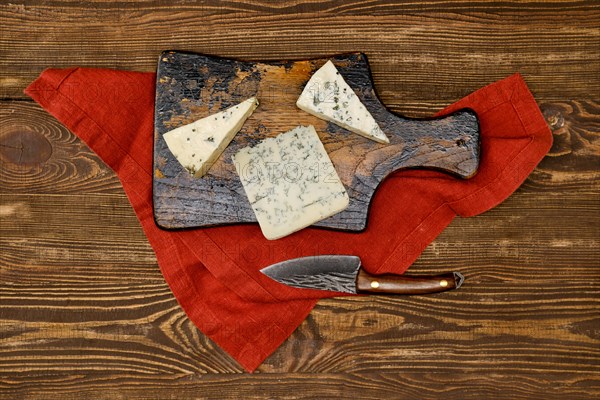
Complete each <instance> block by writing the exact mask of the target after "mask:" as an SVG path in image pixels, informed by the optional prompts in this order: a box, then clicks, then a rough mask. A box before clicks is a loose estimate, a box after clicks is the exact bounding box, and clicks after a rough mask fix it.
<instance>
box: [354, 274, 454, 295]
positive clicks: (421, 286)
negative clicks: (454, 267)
mask: <svg viewBox="0 0 600 400" xmlns="http://www.w3.org/2000/svg"><path fill="white" fill-rule="evenodd" d="M464 279H465V278H464V276H463V275H462V274H460V273H458V272H450V273H447V274H443V275H429V276H427V275H424V276H407V275H393V274H384V275H371V274H369V273H367V272H365V271H364V270H362V269H361V270H360V271H359V272H358V276H357V278H356V289H357V292H358V293H379V294H427V293H438V292H445V291H447V290H452V289H458V288H459V287H460V286H461V285H462V283H463V281H464Z"/></svg>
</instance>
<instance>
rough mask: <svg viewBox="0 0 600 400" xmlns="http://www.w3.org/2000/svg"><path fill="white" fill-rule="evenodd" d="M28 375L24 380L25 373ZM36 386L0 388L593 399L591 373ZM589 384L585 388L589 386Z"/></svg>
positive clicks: (194, 378) (54, 395) (305, 376)
mask: <svg viewBox="0 0 600 400" xmlns="http://www.w3.org/2000/svg"><path fill="white" fill-rule="evenodd" d="M30 376H31V375H30ZM33 377H34V378H35V381H36V383H35V384H33V383H31V382H29V381H27V380H23V379H17V380H16V384H15V388H14V389H9V390H1V389H0V395H2V394H6V396H7V397H8V398H27V399H48V400H53V399H59V400H63V399H65V398H68V399H90V398H94V399H97V400H105V399H106V400H112V399H115V398H123V399H130V400H135V399H150V398H153V399H154V398H160V399H164V398H174V396H177V398H178V399H188V398H189V399H235V400H238V399H249V400H251V399H282V400H285V399H321V400H326V399H348V398H355V397H356V394H357V392H358V391H360V399H361V400H362V399H364V400H370V399H373V400H375V399H383V398H386V399H405V400H411V399H414V400H428V399H439V398H444V399H448V400H480V399H481V396H482V393H484V394H485V396H486V397H489V398H493V399H495V400H520V399H532V398H538V397H539V396H540V394H542V393H543V398H544V399H546V400H555V399H556V400H563V399H569V400H578V399H592V398H594V397H595V396H596V395H597V394H598V386H597V385H595V384H593V380H594V378H595V376H594V374H583V373H579V374H573V373H530V374H529V375H528V376H515V375H511V374H502V373H488V372H474V373H473V372H461V373H455V374H448V373H443V374H441V373H427V372H426V373H420V372H407V373H395V372H389V371H381V372H370V373H369V372H361V373H356V374H350V373H290V374H274V373H269V374H256V375H253V376H248V375H240V374H237V375H224V374H203V375H175V376H166V375H162V376H156V375H149V376H148V375H147V376H144V377H139V378H136V379H132V378H130V377H128V378H122V379H115V378H111V377H110V376H103V375H99V376H96V377H93V378H90V379H86V378H84V377H82V376H81V375H77V374H72V375H69V374H55V375H48V376H39V375H33ZM590 383H592V384H590Z"/></svg>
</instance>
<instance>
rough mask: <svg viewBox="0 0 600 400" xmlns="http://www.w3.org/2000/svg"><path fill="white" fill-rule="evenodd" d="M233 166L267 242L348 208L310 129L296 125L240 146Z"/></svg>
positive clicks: (337, 181)
mask: <svg viewBox="0 0 600 400" xmlns="http://www.w3.org/2000/svg"><path fill="white" fill-rule="evenodd" d="M233 162H234V165H235V168H236V170H237V172H238V175H239V176H240V180H241V182H242V185H243V187H244V191H245V192H246V195H247V196H248V200H249V202H250V205H251V206H252V210H254V214H255V215H256V219H257V221H258V223H259V225H260V228H261V230H262V232H263V234H264V235H265V237H266V238H267V239H269V240H273V239H279V238H282V237H284V236H287V235H289V234H291V233H293V232H296V231H299V230H300V229H302V228H305V227H307V226H309V225H312V224H314V223H315V222H317V221H320V220H322V219H325V218H327V217H330V216H332V215H334V214H336V213H338V212H340V211H342V210H344V209H345V208H346V207H348V203H349V198H348V193H347V192H346V189H345V188H344V185H343V184H342V182H341V180H340V178H339V176H338V174H337V172H336V171H335V168H334V167H333V164H332V163H331V159H330V158H329V156H328V155H327V152H326V151H325V147H323V143H321V140H320V139H319V136H318V135H317V132H316V131H315V128H314V127H312V126H298V127H296V128H294V129H292V130H291V131H288V132H285V133H282V134H280V135H278V136H276V137H272V138H267V139H264V140H263V141H261V142H259V143H258V144H257V145H255V146H253V147H245V148H243V149H241V150H239V151H238V152H237V153H236V154H235V155H234V156H233Z"/></svg>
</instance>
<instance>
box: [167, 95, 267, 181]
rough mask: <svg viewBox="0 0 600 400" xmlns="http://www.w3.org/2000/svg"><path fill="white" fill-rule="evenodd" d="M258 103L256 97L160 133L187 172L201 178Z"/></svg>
mask: <svg viewBox="0 0 600 400" xmlns="http://www.w3.org/2000/svg"><path fill="white" fill-rule="evenodd" d="M257 106H258V100H257V99H256V98H255V97H252V98H249V99H248V100H245V101H243V102H241V103H239V104H238V105H235V106H233V107H230V108H228V109H226V110H223V111H221V112H218V113H216V114H212V115H209V116H208V117H205V118H202V119H199V120H197V121H194V122H192V123H190V124H187V125H183V126H180V127H178V128H176V129H173V130H172V131H169V132H167V133H165V134H164V135H163V139H164V140H165V142H166V143H167V146H168V147H169V150H170V151H171V153H173V155H174V156H175V158H176V159H177V161H179V163H180V164H181V165H182V166H183V167H184V168H185V169H186V170H188V172H189V173H190V174H192V175H193V176H195V177H196V178H200V177H201V176H203V175H204V174H206V172H207V171H208V170H209V169H210V167H211V166H212V165H213V163H214V162H215V161H216V159H217V158H218V157H219V156H220V155H221V153H223V150H225V148H226V147H227V145H228V144H229V142H231V140H232V139H233V137H234V136H235V134H236V133H238V131H239V130H240V129H241V128H242V125H243V124H244V122H245V121H246V119H247V118H248V117H249V116H250V114H252V112H253V111H254V110H255V109H256V107H257Z"/></svg>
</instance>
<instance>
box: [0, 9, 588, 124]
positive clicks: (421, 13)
mask: <svg viewBox="0 0 600 400" xmlns="http://www.w3.org/2000/svg"><path fill="white" fill-rule="evenodd" d="M598 21H600V6H598V3H597V2H594V1H591V0H589V1H574V0H573V1H552V2H546V1H532V2H528V3H527V4H526V5H523V4H521V3H518V2H513V3H510V2H501V3H498V2H493V1H482V2H478V3H477V4H469V3H465V2H459V1H432V2H428V4H427V6H426V7H424V6H422V5H421V4H420V3H419V2H402V3H395V4H394V3H393V4H389V3H387V2H369V3H363V2H361V1H357V0H355V1H350V2H343V3H342V2H334V1H332V2H325V3H319V2H294V3H291V4H283V3H275V4H269V3H268V2H260V3H255V2H248V1H232V2H226V3H222V2H218V1H208V2H202V3H200V4H193V3H191V2H190V3H188V2H182V3H179V2H178V3H177V4H175V5H174V4H166V3H164V2H160V1H156V0H155V1H121V2H117V3H113V2H108V1H106V2H105V1H98V2H93V3H87V2H86V3H82V2H78V1H73V2H52V1H44V2H38V1H33V0H29V1H24V2H20V4H12V3H4V4H2V5H0V26H2V27H3V28H2V29H3V32H5V33H6V34H4V35H2V36H1V37H0V52H1V53H2V54H3V57H2V58H1V59H0V70H2V71H3V73H2V78H1V79H0V98H24V94H23V93H22V90H23V88H24V87H25V86H26V85H27V84H28V83H29V82H31V81H32V80H33V79H34V78H35V77H36V76H37V75H38V74H39V73H40V72H41V71H42V70H43V69H44V68H47V67H50V66H52V67H67V66H72V65H80V66H87V67H106V68H120V69H132V70H142V71H153V70H155V67H156V59H157V57H158V54H159V53H160V52H161V51H162V50H168V49H178V50H188V51H195V52H200V53H206V54H213V55H220V56H224V57H237V58H242V59H253V60H261V59H262V60H267V59H268V60H274V59H275V60H276V59H286V58H290V59H293V58H303V59H305V58H308V57H318V56H324V55H331V54H337V53H341V52H352V51H363V52H365V53H366V54H367V55H368V56H369V58H370V61H371V64H372V69H373V75H374V80H375V83H376V86H377V88H378V91H379V93H380V95H381V97H382V100H383V101H384V102H385V103H386V104H388V105H390V106H392V107H396V106H398V107H400V111H402V112H406V111H408V110H412V109H414V107H415V106H416V104H419V103H420V102H422V101H438V102H439V101H441V102H442V104H446V103H450V102H452V101H454V100H457V99H458V98H460V97H462V96H464V95H466V94H467V93H469V92H470V91H472V90H474V89H476V88H478V87H481V86H483V85H485V84H487V83H490V82H491V81H494V80H497V79H500V78H502V77H505V76H507V75H509V74H511V73H513V72H515V71H520V72H522V73H523V74H524V75H525V77H526V79H527V81H528V83H529V84H530V85H531V87H532V89H533V90H534V93H535V94H536V96H537V97H538V98H539V99H543V100H546V101H548V100H557V99H565V98H566V99H569V98H588V97H589V96H592V99H596V100H597V99H598V95H597V93H600V80H599V79H598V74H599V71H600V61H599V60H600V47H599V46H598V43H599V40H600V33H599V32H600V31H599V22H598ZM23 26H27V29H23ZM166 26H168V34H165V29H164V27H166ZM594 93H596V95H594ZM405 106H406V107H407V108H406V109H405V108H404V107H405Z"/></svg>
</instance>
